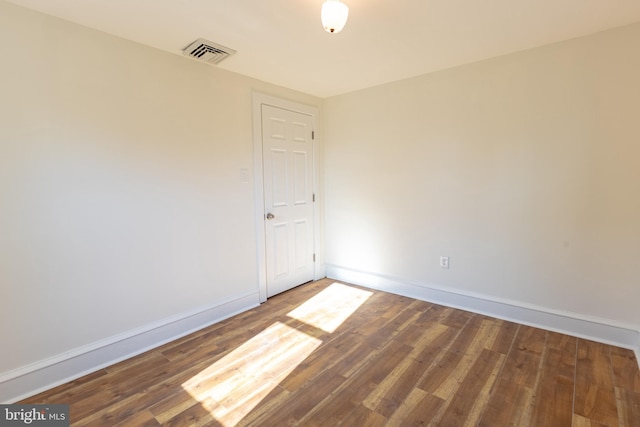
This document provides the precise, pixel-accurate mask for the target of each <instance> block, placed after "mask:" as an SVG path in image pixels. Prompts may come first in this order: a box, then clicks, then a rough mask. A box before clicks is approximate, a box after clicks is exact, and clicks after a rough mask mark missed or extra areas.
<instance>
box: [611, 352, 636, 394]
mask: <svg viewBox="0 0 640 427" xmlns="http://www.w3.org/2000/svg"><path fill="white" fill-rule="evenodd" d="M611 364H612V366H613V375H614V382H615V385H616V387H620V388H623V389H625V390H627V391H631V392H634V393H640V370H639V369H638V362H637V361H636V357H635V355H634V354H633V351H631V350H627V349H624V348H617V347H612V348H611Z"/></svg>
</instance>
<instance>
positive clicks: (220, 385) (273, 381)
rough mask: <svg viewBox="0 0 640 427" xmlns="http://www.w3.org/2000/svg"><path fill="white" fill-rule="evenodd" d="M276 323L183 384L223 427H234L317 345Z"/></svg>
mask: <svg viewBox="0 0 640 427" xmlns="http://www.w3.org/2000/svg"><path fill="white" fill-rule="evenodd" d="M321 343H322V341H321V340H319V339H317V338H314V337H311V336H309V335H307V334H305V333H304V332H300V331H298V330H297V329H294V328H291V327H289V326H287V325H285V324H284V323H281V322H276V323H274V324H273V325H271V326H270V327H268V328H267V329H265V330H264V331H262V332H261V333H259V334H258V335H256V336H255V337H253V338H251V339H250V340H249V341H247V342H245V343H244V344H243V345H241V346H240V347H238V348H237V349H235V350H234V351H232V352H231V353H229V354H228V355H226V356H225V357H223V358H222V359H220V360H219V361H217V362H216V363H214V364H213V365H211V366H210V367H208V368H207V369H205V370H204V371H202V372H200V373H199V374H198V375H196V376H194V377H192V378H191V379H189V381H187V382H185V383H184V384H182V388H183V389H184V390H186V391H187V392H188V393H189V394H190V395H191V397H193V399H195V400H197V401H198V402H199V403H200V405H202V407H203V408H205V409H206V410H207V411H209V413H210V414H211V416H212V417H213V418H214V419H215V420H216V421H217V422H218V423H220V424H222V425H223V426H225V427H227V426H234V425H236V423H237V422H238V421H240V420H241V419H242V418H243V417H244V416H245V415H246V414H248V413H249V412H250V411H251V410H252V409H253V408H254V407H255V406H256V405H257V404H258V403H260V401H261V400H262V399H264V398H265V397H266V396H267V395H268V394H269V393H270V392H271V391H272V390H273V389H274V388H275V387H276V386H277V385H278V383H280V381H282V380H283V379H284V378H286V377H287V375H289V374H290V373H291V372H292V371H293V370H294V369H295V368H296V367H297V366H298V365H299V364H300V363H302V361H303V360H304V359H306V358H307V356H309V355H310V354H311V353H312V352H313V350H315V349H316V348H317V347H318V346H319V345H320V344H321Z"/></svg>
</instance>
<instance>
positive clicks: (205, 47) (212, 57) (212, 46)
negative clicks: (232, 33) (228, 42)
mask: <svg viewBox="0 0 640 427" xmlns="http://www.w3.org/2000/svg"><path fill="white" fill-rule="evenodd" d="M182 53H184V54H185V55H186V56H190V57H191V58H193V59H197V60H198V61H202V62H206V63H208V64H218V63H220V61H222V60H223V59H225V58H227V57H229V56H231V55H233V54H234V53H236V51H235V50H233V49H229V48H228V47H224V46H222V45H219V44H216V43H213V42H210V41H209V40H205V39H198V40H196V41H194V42H193V43H191V44H190V45H189V46H187V47H185V48H184V49H183V50H182Z"/></svg>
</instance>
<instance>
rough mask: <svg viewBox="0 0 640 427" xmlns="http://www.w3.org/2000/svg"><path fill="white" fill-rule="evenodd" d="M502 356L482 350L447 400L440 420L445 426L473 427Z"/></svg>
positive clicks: (486, 398)
mask: <svg viewBox="0 0 640 427" xmlns="http://www.w3.org/2000/svg"><path fill="white" fill-rule="evenodd" d="M503 358H504V355H501V354H500V353H496V352H493V351H490V350H486V349H484V350H482V354H481V355H480V357H478V358H477V359H476V361H475V363H474V364H473V366H472V367H471V369H469V370H468V371H467V373H466V375H465V376H464V379H463V380H462V382H461V384H460V387H459V389H458V391H457V392H456V393H455V394H454V395H453V397H452V398H451V399H450V400H449V399H448V402H449V404H448V405H447V409H446V411H445V412H444V415H443V416H442V419H441V420H440V424H441V425H445V426H461V427H462V426H475V425H477V423H478V421H479V418H480V415H481V412H482V409H484V405H485V404H486V401H487V400H488V397H489V390H490V389H491V387H493V383H494V381H495V379H496V378H497V372H498V370H499V369H500V367H501V366H500V365H501V363H502V362H503Z"/></svg>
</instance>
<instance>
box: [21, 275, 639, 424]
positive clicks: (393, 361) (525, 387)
mask: <svg viewBox="0 0 640 427" xmlns="http://www.w3.org/2000/svg"><path fill="white" fill-rule="evenodd" d="M22 403H66V404H69V405H70V417H71V422H72V425H74V426H85V425H86V426H110V427H112V426H158V425H166V426H233V425H238V426H286V425H300V426H338V425H340V426H348V427H351V426H403V427H404V426H422V425H440V426H452V427H457V426H491V427H496V426H512V425H513V426H516V425H517V426H551V427H561V426H573V427H582V426H593V427H595V426H609V427H611V426H625V427H632V426H640V372H639V370H638V365H637V363H636V360H635V357H634V355H633V352H631V351H629V350H625V349H620V348H616V347H612V346H608V345H604V344H599V343H595V342H591V341H587V340H583V339H578V338H574V337H570V336H567V335H561V334H558V333H554V332H547V331H544V330H540V329H536V328H532V327H528V326H523V325H518V324H515V323H511V322H507V321H503V320H498V319H494V318H490V317H486V316H482V315H479V314H473V313H469V312H465V311H461V310H456V309H452V308H447V307H442V306H438V305H435V304H430V303H427V302H424V301H417V300H412V299H410V298H405V297H401V296H397V295H392V294H387V293H383V292H377V291H371V290H368V289H364V288H359V287H356V286H352V285H348V286H347V285H343V284H337V283H336V284H334V281H332V280H328V279H325V280H321V281H318V282H314V283H310V284H307V285H304V286H301V287H298V288H296V289H293V290H291V291H289V292H286V293H284V294H281V295H279V296H276V297H274V298H272V299H270V300H269V301H268V302H267V303H265V304H263V305H261V306H260V307H257V308H255V309H253V310H250V311H248V312H245V313H242V314H240V315H238V316H235V317H233V318H230V319H228V320H226V321H223V322H221V323H218V324H215V325H213V326H211V327H208V328H206V329H203V330H201V331H199V332H197V333H194V334H192V335H189V336H187V337H184V338H182V339H179V340H177V341H174V342H172V343H169V344H167V345H164V346H162V347H159V348H157V349H154V350H152V351H149V352H147V353H144V354H142V355H140V356H137V357H134V358H132V359H129V360H126V361H124V362H121V363H118V364H116V365H114V366H111V367H108V368H106V369H102V370H100V371H98V372H95V373H93V374H91V375H88V376H86V377H83V378H80V379H78V380H76V381H73V382H70V383H68V384H64V385H61V386H59V387H57V388H55V389H52V390H49V391H47V392H45V393H42V394H40V395H37V396H34V397H32V398H30V399H27V400H25V401H23V402H22Z"/></svg>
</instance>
